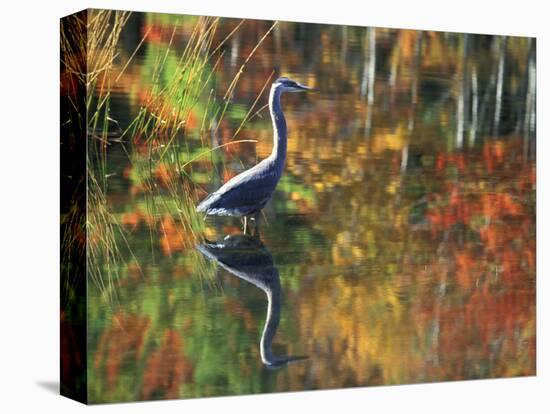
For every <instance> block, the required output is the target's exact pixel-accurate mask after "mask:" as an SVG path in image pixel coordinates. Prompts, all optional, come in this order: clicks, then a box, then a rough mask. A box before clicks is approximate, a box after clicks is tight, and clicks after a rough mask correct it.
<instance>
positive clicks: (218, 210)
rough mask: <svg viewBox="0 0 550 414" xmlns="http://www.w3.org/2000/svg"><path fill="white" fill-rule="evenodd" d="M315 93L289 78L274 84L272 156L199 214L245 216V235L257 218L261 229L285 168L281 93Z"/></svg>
mask: <svg viewBox="0 0 550 414" xmlns="http://www.w3.org/2000/svg"><path fill="white" fill-rule="evenodd" d="M311 90H314V89H312V88H309V87H307V86H304V85H301V84H299V83H297V82H295V81H293V80H290V79H288V78H279V79H277V80H276V81H275V82H274V83H273V85H272V86H271V91H270V93H269V112H270V114H271V120H272V122H273V150H272V151H271V155H270V156H269V157H267V158H266V159H264V160H262V161H261V162H260V163H258V164H256V165H255V166H254V167H252V168H250V169H249V170H246V171H244V172H242V173H240V174H239V175H237V176H235V177H233V178H232V179H231V180H229V181H227V182H226V183H225V184H224V185H222V186H221V187H220V188H219V189H218V190H216V191H214V192H213V193H212V194H210V195H208V196H207V197H206V198H205V199H204V200H202V202H201V203H200V204H199V205H198V206H197V211H198V212H205V213H206V215H217V216H237V217H243V218H244V225H243V230H244V233H245V234H246V232H247V217H250V216H251V217H253V218H254V221H255V223H256V228H257V227H258V219H259V213H260V211H261V210H262V209H263V208H264V207H265V205H266V204H267V203H268V201H269V200H270V199H271V196H272V195H273V192H274V191H275V187H276V186H277V183H278V182H279V180H280V179H281V175H282V173H283V168H284V165H285V158H286V144H287V128H286V121H285V116H284V115H283V111H282V109H281V94H282V93H283V92H305V91H311Z"/></svg>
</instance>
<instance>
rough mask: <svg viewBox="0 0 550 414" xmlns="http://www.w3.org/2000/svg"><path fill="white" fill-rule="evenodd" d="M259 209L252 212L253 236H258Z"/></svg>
mask: <svg viewBox="0 0 550 414" xmlns="http://www.w3.org/2000/svg"><path fill="white" fill-rule="evenodd" d="M260 214H261V212H260V211H257V212H256V213H254V237H256V238H257V239H259V238H260Z"/></svg>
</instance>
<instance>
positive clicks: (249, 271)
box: [197, 235, 307, 367]
mask: <svg viewBox="0 0 550 414" xmlns="http://www.w3.org/2000/svg"><path fill="white" fill-rule="evenodd" d="M197 249H198V250H199V251H200V252H201V253H202V254H204V255H205V256H206V257H208V258H209V259H210V260H212V261H214V262H216V263H218V264H219V265H220V266H221V267H222V268H224V269H225V270H227V271H228V272H229V273H231V274H233V275H235V276H237V277H239V278H241V279H243V280H246V281H247V282H249V283H252V284H253V285H254V286H256V287H258V288H259V289H261V290H263V291H264V292H265V294H266V296H267V316H266V320H265V324H264V329H263V332H262V337H261V340H260V355H261V358H262V362H263V364H264V365H266V366H267V367H280V366H283V365H286V364H288V363H291V362H293V361H298V360H302V359H306V358H307V357H306V356H284V357H276V356H274V355H273V352H272V342H273V338H274V337H275V333H276V332H277V327H278V326H279V320H280V318H281V283H280V280H279V271H278V270H277V267H276V266H275V265H274V263H273V257H272V256H271V252H270V251H269V250H268V249H267V247H266V246H265V245H264V244H263V243H262V242H261V241H260V239H259V238H258V237H252V236H248V235H234V236H226V238H225V239H223V241H221V242H219V243H205V244H201V245H199V246H197Z"/></svg>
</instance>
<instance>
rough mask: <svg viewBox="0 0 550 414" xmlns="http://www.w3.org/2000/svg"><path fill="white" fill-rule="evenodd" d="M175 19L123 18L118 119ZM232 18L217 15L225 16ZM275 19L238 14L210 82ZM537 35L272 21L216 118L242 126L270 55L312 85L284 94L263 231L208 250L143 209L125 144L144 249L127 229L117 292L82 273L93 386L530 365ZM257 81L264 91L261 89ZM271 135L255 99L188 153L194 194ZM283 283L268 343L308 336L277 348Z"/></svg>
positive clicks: (185, 393)
mask: <svg viewBox="0 0 550 414" xmlns="http://www.w3.org/2000/svg"><path fill="white" fill-rule="evenodd" d="M175 21H176V17H166V16H165V17H158V16H157V17H156V16H155V15H148V14H135V15H133V17H132V18H131V20H130V21H129V22H128V24H127V26H126V27H125V29H124V31H123V33H122V43H121V50H120V58H119V61H117V62H118V63H117V64H118V65H120V66H122V65H124V63H125V62H126V60H127V59H128V57H129V56H130V55H131V54H132V52H133V51H134V49H135V47H136V46H137V44H138V43H139V41H140V39H141V37H142V36H143V34H144V33H146V32H147V31H149V35H148V37H147V39H146V41H145V43H144V45H143V47H141V48H140V49H139V51H138V53H137V54H136V56H135V57H134V58H133V60H132V62H131V65H129V66H128V68H127V69H126V71H125V74H124V77H122V78H121V81H120V82H119V83H118V84H117V87H116V89H115V93H114V95H113V98H112V99H113V103H112V112H111V117H112V118H113V119H116V120H117V121H118V122H119V123H120V124H121V126H122V127H125V126H126V125H128V123H129V122H130V120H131V119H132V118H133V117H134V116H135V115H136V114H137V112H138V111H139V109H140V107H141V106H143V105H144V102H145V101H146V96H145V95H146V94H145V92H144V91H145V90H146V87H147V82H148V79H149V77H148V76H149V73H150V71H151V66H152V65H153V63H152V62H153V61H154V56H156V55H155V54H156V53H157V51H158V48H159V47H161V46H162V45H166V43H167V42H170V38H171V34H172V30H173V27H174V24H175ZM236 23H237V21H235V20H229V19H228V20H222V22H221V24H220V27H219V29H218V30H219V33H218V34H217V35H216V36H217V37H219V38H220V40H221V39H223V38H224V37H225V36H226V35H227V34H228V33H229V32H231V30H232V29H233V28H234V27H235V25H236ZM177 24H178V25H179V26H178V27H179V29H178V31H177V32H176V37H175V40H173V41H172V43H173V46H172V52H171V54H170V55H169V56H168V59H177V58H178V57H179V56H180V54H181V52H182V50H183V48H184V47H185V44H186V40H187V39H188V37H189V33H190V31H191V28H192V27H193V24H194V19H192V18H189V19H183V20H182V19H180V20H179V21H178V22H177ZM271 24H272V22H258V21H249V22H246V23H244V24H243V25H242V26H241V28H240V29H239V30H238V31H237V32H236V34H235V35H234V37H232V38H231V40H230V41H228V43H227V45H226V46H225V48H224V55H223V58H222V59H221V61H220V64H219V66H218V67H217V68H216V70H215V75H214V80H213V83H212V88H213V90H214V93H215V94H216V96H217V97H218V99H222V97H223V94H224V92H225V90H226V89H227V86H228V85H229V83H230V81H231V79H232V78H233V76H234V75H235V73H236V72H237V71H238V70H239V67H240V65H241V64H242V63H243V62H244V61H245V59H246V58H247V56H248V55H249V54H250V52H251V50H252V49H253V47H254V46H255V45H256V44H257V42H258V40H259V39H260V38H261V37H262V36H263V35H264V34H265V33H266V32H267V30H268V29H269V28H270V27H271ZM533 47H534V41H531V40H529V39H526V38H500V37H492V36H473V35H470V36H464V35H460V34H449V33H437V32H417V31H406V30H386V29H370V30H368V29H365V28H356V27H347V28H346V27H340V26H331V25H308V24H299V23H286V22H280V23H279V24H278V25H277V26H276V28H275V29H274V30H273V31H272V32H271V33H270V34H269V35H268V37H267V38H266V40H265V41H264V42H263V43H262V45H261V47H259V48H258V50H257V51H256V52H255V54H254V55H253V56H252V58H251V59H250V61H249V63H248V64H247V65H246V67H245V69H244V72H243V75H242V76H241V79H240V81H239V84H238V87H237V88H236V90H235V93H234V94H233V96H232V102H233V105H232V111H233V112H232V114H230V116H228V117H226V118H225V119H224V121H223V122H222V123H221V125H220V126H219V129H218V131H217V133H216V135H215V136H214V137H213V139H214V141H215V142H214V144H217V143H223V142H227V141H228V140H230V139H232V137H233V135H234V133H235V131H236V130H237V128H238V127H239V125H240V122H241V120H242V117H243V113H244V114H246V112H247V111H248V109H249V108H250V106H251V105H252V103H253V102H254V100H255V99H256V97H257V96H258V94H259V92H260V90H261V88H262V86H263V85H264V83H265V82H266V80H267V79H268V78H269V76H270V75H272V72H273V71H275V74H274V75H273V76H274V77H275V76H278V75H279V74H281V75H285V76H289V77H291V78H294V79H296V80H298V81H301V82H303V83H305V84H310V85H311V86H314V87H317V88H319V89H320V90H321V92H319V93H317V94H308V95H305V94H300V95H298V94H289V95H288V96H287V95H285V96H284V97H283V109H284V112H285V115H286V117H287V123H288V129H289V142H288V156H287V162H286V169H285V173H284V176H283V179H282V180H281V182H280V184H279V186H278V188H277V191H276V193H275V194H274V197H273V199H272V201H271V202H270V203H269V204H268V206H267V207H266V208H265V209H264V217H263V222H262V223H261V242H258V243H261V244H258V245H256V244H254V243H252V244H248V245H247V244H246V243H245V244H244V247H243V246H242V245H239V244H237V247H235V245H234V244H233V245H231V246H229V247H227V246H225V245H223V242H222V243H221V244H219V245H218V246H217V250H215V252H214V253H212V254H211V255H210V256H208V255H205V254H204V251H201V250H200V249H197V248H196V247H195V246H194V245H193V246H191V247H190V243H188V241H189V240H188V238H189V237H190V235H188V234H186V233H185V232H183V231H182V228H183V226H182V223H180V222H179V221H178V218H177V217H174V216H170V215H168V214H166V215H164V216H162V217H151V216H150V215H149V213H148V211H149V210H148V208H147V206H148V204H147V203H148V201H147V199H146V194H145V193H144V191H143V188H141V186H140V182H139V180H138V179H136V178H135V174H134V172H133V169H134V168H135V166H134V164H132V163H131V162H130V160H129V157H128V155H127V154H126V152H125V151H124V150H123V149H122V146H121V145H116V144H115V145H112V146H111V147H110V149H109V169H110V171H109V173H110V174H112V176H111V178H110V185H109V192H108V194H107V200H108V204H109V207H110V208H111V209H112V211H113V212H114V213H115V215H116V217H117V218H118V219H119V220H120V222H121V223H122V225H123V228H124V229H125V231H126V239H127V243H128V246H129V247H130V249H131V252H132V253H131V254H130V253H129V250H128V249H123V251H124V252H126V253H124V255H125V261H126V263H125V264H121V268H120V270H119V275H120V277H119V279H118V280H117V281H116V283H115V286H116V289H115V290H116V300H114V301H113V302H112V303H109V302H108V301H106V300H105V298H104V297H103V296H102V295H101V294H100V291H99V290H98V289H97V287H96V286H95V285H93V284H92V283H90V290H91V291H90V297H89V315H88V330H89V331H88V332H89V348H88V352H89V356H90V366H89V379H90V398H91V400H92V401H96V402H106V401H130V400H135V399H157V398H179V397H197V396H213V395H232V394H249V393H261V392H280V391H299V390H313V389H325V388H340V387H352V386H372V385H389V384H405V383H418V382H430V381H446V380H465V379H477V378H494V377H509V376H521V375H534V374H535V147H534V130H533V129H532V127H531V126H530V122H531V121H530V118H529V116H530V113H529V111H528V102H529V99H531V97H530V95H529V87H528V85H529V68H530V67H533V66H532V65H534V58H533V54H532V50H533ZM500 65H502V69H499V67H500ZM499 85H500V86H499ZM499 89H500V93H499ZM265 103H267V91H266V92H265V93H264V94H263V95H262V96H261V97H260V100H259V105H258V108H257V109H259V108H260V107H261V106H262V105H264V104H265ZM199 112H200V108H199V109H197V114H196V124H197V125H199V124H200V122H201V114H200V113H199ZM271 137H272V131H271V122H270V120H269V113H268V111H267V109H265V108H264V109H262V110H261V111H260V112H259V113H258V114H257V115H256V116H254V117H252V118H251V119H250V120H249V121H248V122H247V123H246V124H245V126H244V127H243V128H242V129H241V130H240V131H239V134H238V138H239V139H255V140H258V143H257V144H253V143H244V144H241V145H237V146H228V147H225V148H224V149H223V150H220V151H219V153H220V155H221V160H222V161H220V162H221V164H220V165H218V167H219V169H216V168H213V166H212V163H210V162H209V160H202V161H201V162H199V163H198V164H197V166H196V167H195V170H196V171H195V172H196V173H197V174H199V175H200V174H202V177H204V179H203V181H202V182H201V183H200V184H201V186H202V187H203V188H204V190H205V192H204V193H203V196H204V195H205V194H206V191H212V190H214V189H216V188H217V186H219V185H220V183H221V182H223V181H224V180H227V179H228V178H229V177H231V176H232V175H234V174H236V173H238V172H240V171H242V170H243V169H244V168H249V167H250V166H252V165H254V164H255V163H256V162H257V160H258V159H261V158H263V157H265V156H267V155H268V154H269V152H270V151H271V145H272V142H271ZM189 145H193V142H191V143H190V144H189ZM125 147H126V150H127V151H129V152H130V154H134V155H135V154H138V153H139V146H138V145H135V146H133V145H128V144H127V145H126V146H125ZM159 174H160V175H161V172H160V173H159ZM206 223H207V226H206V229H205V234H204V237H205V238H207V239H208V240H210V241H218V242H220V241H222V240H223V239H224V237H225V236H227V235H232V237H237V235H238V234H239V233H240V225H241V224H240V221H239V220H238V219H234V218H208V219H207V222H206ZM127 250H128V251H127ZM220 257H222V259H220ZM262 275H265V276H262ZM275 275H276V276H275ZM274 289H275V290H274ZM273 291H277V292H278V293H277V295H276V296H275V297H276V298H278V299H276V303H275V307H276V308H278V313H279V314H278V315H275V316H277V319H279V320H278V321H277V324H274V323H272V325H271V326H270V334H271V338H270V342H271V340H272V353H273V355H274V356H276V357H278V358H284V357H288V356H295V357H296V356H300V357H307V358H303V359H302V358H300V359H296V360H292V361H283V362H281V361H279V362H280V363H277V364H269V363H267V364H266V358H265V355H264V353H265V352H264V351H265V349H266V348H265V345H266V344H265V342H264V343H263V344H261V340H262V335H263V331H264V325H265V323H266V318H269V315H268V310H269V309H270V308H269V307H270V306H271V311H272V312H275V310H274V309H275V308H273V305H274V303H273V297H272V296H270V295H272V294H273ZM269 292H271V293H269ZM271 317H273V313H272V314H271ZM273 321H274V319H273ZM273 321H272V322H273ZM268 322H269V321H268ZM275 325H276V326H275ZM273 328H275V329H273ZM264 340H265V338H264ZM287 362H289V363H287Z"/></svg>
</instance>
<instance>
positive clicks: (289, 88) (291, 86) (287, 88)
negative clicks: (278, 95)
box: [273, 78, 314, 92]
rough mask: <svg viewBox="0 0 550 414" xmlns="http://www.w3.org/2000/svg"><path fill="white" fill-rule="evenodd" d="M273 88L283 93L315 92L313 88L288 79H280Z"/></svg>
mask: <svg viewBox="0 0 550 414" xmlns="http://www.w3.org/2000/svg"><path fill="white" fill-rule="evenodd" d="M273 87H275V88H278V89H280V90H281V91H282V92H306V91H313V90H314V89H313V88H310V87H308V86H305V85H302V84H300V83H298V82H295V81H293V80H292V79H288V78H279V79H277V80H276V81H275V83H273Z"/></svg>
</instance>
